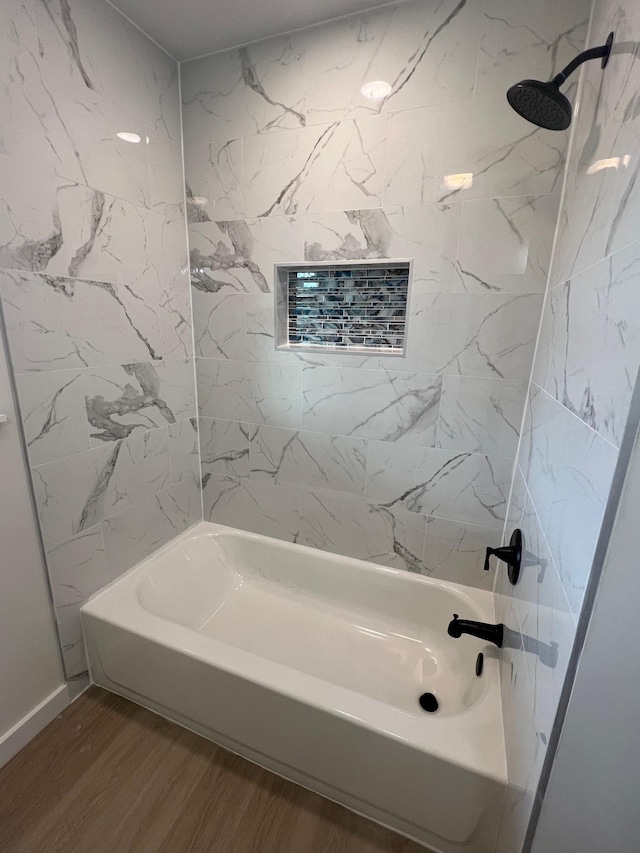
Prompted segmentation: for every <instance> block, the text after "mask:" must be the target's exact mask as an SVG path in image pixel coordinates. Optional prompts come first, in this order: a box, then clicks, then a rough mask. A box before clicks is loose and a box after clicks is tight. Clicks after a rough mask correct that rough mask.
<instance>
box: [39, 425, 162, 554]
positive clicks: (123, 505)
mask: <svg viewBox="0 0 640 853" xmlns="http://www.w3.org/2000/svg"><path fill="white" fill-rule="evenodd" d="M72 459H73V462H72V464H70V463H69V460H68V459H66V458H65V459H59V460H57V461H54V462H48V463H46V464H44V465H38V466H36V467H35V468H33V469H32V473H33V485H34V489H35V494H36V505H37V508H38V513H39V516H40V524H41V528H42V534H43V537H44V542H45V548H46V549H47V550H49V549H50V548H52V547H54V546H55V545H58V544H60V543H62V542H65V541H67V540H68V539H71V538H73V537H74V536H76V535H77V534H78V533H81V532H83V531H84V530H87V529H88V528H89V527H92V526H93V525H95V524H97V523H99V522H101V521H103V520H104V519H105V518H109V517H111V516H112V515H116V514H117V513H118V512H120V511H122V510H124V509H128V508H129V507H131V506H133V505H134V504H136V503H139V502H142V501H145V500H149V499H151V498H152V497H153V495H155V494H156V493H157V492H160V491H162V490H163V489H164V488H167V487H168V486H170V485H171V482H170V479H171V468H170V458H169V442H168V433H167V430H166V428H163V429H154V430H151V431H150V432H146V433H139V434H136V435H132V436H130V437H129V438H127V439H123V440H122V441H119V442H108V443H106V444H102V445H101V446H99V447H94V448H93V449H91V450H87V451H84V452H83V453H76V454H74V456H73V457H72Z"/></svg>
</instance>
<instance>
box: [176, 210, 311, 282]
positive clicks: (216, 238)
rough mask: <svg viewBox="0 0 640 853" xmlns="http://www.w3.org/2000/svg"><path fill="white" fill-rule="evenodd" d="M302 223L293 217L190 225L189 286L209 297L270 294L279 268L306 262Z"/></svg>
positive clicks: (271, 217) (193, 223) (194, 223)
mask: <svg viewBox="0 0 640 853" xmlns="http://www.w3.org/2000/svg"><path fill="white" fill-rule="evenodd" d="M302 229H303V223H302V220H301V219H299V218H298V219H296V218H295V217H292V216H270V217H268V218H265V219H249V220H245V221H231V222H192V223H190V224H189V245H190V252H191V281H192V283H193V287H194V288H195V289H196V290H199V291H202V292H205V293H218V292H220V291H225V292H226V291H240V292H241V293H242V292H246V293H270V292H272V290H273V270H274V265H275V264H277V263H287V262H292V261H302V260H304V254H303V236H302V234H303V230H302Z"/></svg>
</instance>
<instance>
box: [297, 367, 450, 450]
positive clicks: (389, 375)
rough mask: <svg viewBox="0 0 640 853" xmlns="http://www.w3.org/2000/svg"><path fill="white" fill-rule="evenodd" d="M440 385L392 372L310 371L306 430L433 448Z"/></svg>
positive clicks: (305, 381) (305, 387)
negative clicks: (430, 446) (431, 446)
mask: <svg viewBox="0 0 640 853" xmlns="http://www.w3.org/2000/svg"><path fill="white" fill-rule="evenodd" d="M440 392H441V379H440V377H438V376H432V375H429V374H418V373H416V374H413V373H398V372H394V371H390V370H367V371H363V370H355V369H349V368H332V367H305V368H304V369H303V372H302V426H303V428H304V429H305V430H312V431H320V432H325V433H332V432H333V433H335V434H339V435H345V436H352V437H356V438H371V439H380V440H384V441H390V442H391V441H393V442H396V441H399V442H410V443H412V444H423V445H433V444H434V442H435V433H436V421H437V416H438V406H439V403H440Z"/></svg>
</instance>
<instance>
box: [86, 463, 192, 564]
mask: <svg viewBox="0 0 640 853" xmlns="http://www.w3.org/2000/svg"><path fill="white" fill-rule="evenodd" d="M200 514H201V506H200V488H199V486H198V482H197V480H196V479H195V478H194V477H192V478H188V479H185V480H183V481H182V482H180V483H178V484H176V485H173V486H170V487H169V488H168V489H165V490H163V491H161V492H158V493H156V494H155V495H153V496H152V497H151V498H150V499H149V500H148V501H141V502H138V503H136V504H135V505H134V506H132V507H129V508H128V509H125V510H123V511H122V512H120V513H118V514H117V515H114V516H111V517H110V518H108V519H106V520H105V521H104V522H103V523H102V531H103V536H104V545H105V554H106V561H107V570H108V572H109V578H110V579H111V580H116V578H118V577H119V576H120V575H121V574H122V573H123V572H125V571H126V570H127V569H130V568H131V566H134V565H135V564H136V563H138V562H140V560H144V558H145V557H148V556H149V554H151V553H152V552H153V551H155V550H157V549H158V548H160V547H161V546H162V545H165V544H166V543H167V542H168V541H169V540H170V539H173V537H174V536H177V535H178V534H180V533H182V532H183V531H184V530H186V529H187V527H190V526H191V525H192V524H194V523H195V522H196V521H199V520H200Z"/></svg>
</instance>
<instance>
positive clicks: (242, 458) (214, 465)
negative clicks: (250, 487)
mask: <svg viewBox="0 0 640 853" xmlns="http://www.w3.org/2000/svg"><path fill="white" fill-rule="evenodd" d="M251 430H252V427H251V426H250V425H249V424H246V423H239V422H237V421H224V420H214V419H212V418H200V453H201V456H202V476H203V477H206V475H207V474H223V475H225V476H227V477H237V478H241V479H248V477H249V472H250V470H251V469H250V465H249V438H250V434H251Z"/></svg>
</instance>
